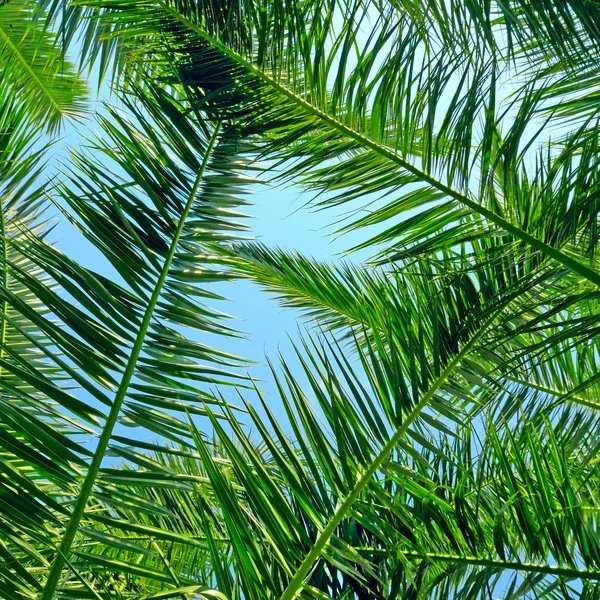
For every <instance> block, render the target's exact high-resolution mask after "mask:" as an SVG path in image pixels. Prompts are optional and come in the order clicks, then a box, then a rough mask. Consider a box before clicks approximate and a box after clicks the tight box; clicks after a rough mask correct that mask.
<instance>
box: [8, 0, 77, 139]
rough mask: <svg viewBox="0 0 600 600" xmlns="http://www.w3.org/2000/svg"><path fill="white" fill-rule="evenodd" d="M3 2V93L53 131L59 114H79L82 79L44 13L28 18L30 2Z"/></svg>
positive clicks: (68, 115) (58, 123) (55, 128)
mask: <svg viewBox="0 0 600 600" xmlns="http://www.w3.org/2000/svg"><path fill="white" fill-rule="evenodd" d="M2 4H3V5H0V72H1V73H2V79H3V82H4V83H5V85H8V88H9V89H8V90H7V93H8V94H11V95H15V96H16V97H17V98H18V101H19V102H20V103H27V105H28V107H29V111H30V112H31V114H32V116H35V117H36V118H37V119H39V120H40V122H42V123H43V124H44V127H45V128H46V129H47V130H49V131H56V130H57V129H58V128H59V127H60V123H61V119H62V118H63V117H70V118H72V119H76V120H81V119H83V118H84V117H85V114H86V112H87V111H86V108H87V107H86V101H87V96H88V94H87V85H86V83H85V81H84V80H82V79H81V78H80V77H79V76H78V75H77V72H76V70H75V67H74V66H73V65H72V64H70V63H69V62H67V61H66V60H65V57H64V55H63V53H62V52H61V50H60V48H59V47H58V46H57V45H56V36H55V35H54V34H52V33H50V32H49V31H48V30H47V29H46V20H45V18H44V15H43V14H42V15H40V16H39V17H38V18H36V19H35V20H33V15H34V10H35V6H34V3H32V2H28V1H25V0H11V1H10V2H7V3H2ZM10 88H13V89H10Z"/></svg>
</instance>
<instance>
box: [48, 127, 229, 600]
mask: <svg viewBox="0 0 600 600" xmlns="http://www.w3.org/2000/svg"><path fill="white" fill-rule="evenodd" d="M219 130H220V124H217V125H216V126H215V129H214V131H213V134H212V136H211V138H210V141H209V143H208V147H207V149H206V153H205V155H204V157H203V160H202V164H201V166H200V169H199V171H198V174H197V176H196V179H195V181H194V184H193V185H192V189H191V191H190V194H189V197H188V199H187V202H186V204H185V207H184V209H183V212H182V214H181V218H180V219H179V222H178V224H177V229H176V230H175V234H174V236H173V239H172V241H171V245H170V247H169V251H168V253H167V256H166V258H165V262H164V264H163V267H162V270H161V272H160V275H159V277H158V279H157V281H156V285H155V286H154V291H153V293H152V296H151V298H150V301H149V303H148V306H147V308H146V311H145V313H144V318H143V320H142V323H141V326H140V329H139V331H138V333H137V336H136V339H135V342H134V344H133V347H132V351H131V354H130V356H129V360H128V361H127V366H126V367H125V370H124V372H123V377H122V379H121V383H120V384H119V387H118V389H117V392H116V394H115V399H114V401H113V403H112V406H111V409H110V412H109V414H108V417H107V419H106V423H105V425H104V428H103V430H102V434H101V436H100V439H99V441H98V446H97V447H96V451H95V452H94V456H93V458H92V461H91V463H90V467H89V469H88V472H87V475H86V477H85V480H84V482H83V485H82V487H81V491H80V493H79V495H78V497H77V502H76V503H75V507H74V508H73V512H72V514H71V518H70V519H69V523H68V525H67V528H66V530H65V533H64V535H63V538H62V541H61V545H60V548H59V552H58V554H57V555H56V557H55V559H54V562H53V563H52V568H51V570H50V573H49V575H48V579H47V580H46V585H45V586H44V590H43V592H42V595H41V596H40V600H52V598H53V597H54V592H55V591H56V587H57V585H58V581H59V579H60V575H61V573H62V570H63V568H64V565H65V557H68V556H69V553H70V550H71V546H72V544H73V540H74V539H75V535H76V533H77V530H78V528H79V523H80V522H81V519H82V518H83V514H84V512H85V508H86V505H87V501H88V499H89V497H90V495H91V493H92V489H93V487H94V484H95V483H96V479H97V477H98V473H99V471H100V466H101V464H102V460H103V458H104V455H105V453H106V450H107V448H108V444H109V442H110V439H111V436H112V432H113V429H114V427H115V424H116V422H117V418H118V416H119V413H120V411H121V407H122V405H123V402H124V401H125V396H126V394H127V391H128V389H129V384H130V382H131V379H132V377H133V374H134V372H135V368H136V365H137V361H138V358H139V356H140V353H141V351H142V347H143V344H144V339H145V337H146V332H147V331H148V328H149V326H150V322H151V320H152V316H153V314H154V309H155V308H156V305H157V303H158V301H159V298H160V294H161V291H162V287H163V285H164V283H165V281H166V278H167V275H168V273H169V269H170V267H171V263H172V262H173V258H174V256H175V252H176V250H177V245H178V243H179V238H180V237H181V234H182V232H183V228H184V226H185V223H186V220H187V217H188V215H189V213H190V210H191V208H192V205H193V203H194V200H195V199H196V194H197V192H198V189H199V187H200V183H201V182H202V178H203V176H204V171H205V169H206V166H207V164H208V160H209V158H210V155H211V152H212V148H213V146H214V144H215V142H216V140H217V136H218V133H219Z"/></svg>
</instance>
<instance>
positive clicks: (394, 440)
mask: <svg viewBox="0 0 600 600" xmlns="http://www.w3.org/2000/svg"><path fill="white" fill-rule="evenodd" d="M503 304H504V303H503ZM503 308H504V306H501V307H499V308H498V309H497V310H496V311H494V313H493V315H492V316H491V317H490V318H489V319H487V320H486V321H485V322H484V324H483V325H482V327H481V328H480V329H479V330H478V331H477V332H476V333H475V334H474V335H473V336H472V337H471V338H470V339H469V341H468V342H467V343H466V344H465V345H464V347H463V348H462V349H461V351H460V352H458V353H457V354H456V355H455V356H454V358H453V359H452V360H451V361H450V362H449V363H448V365H447V366H446V368H445V369H444V370H443V371H442V373H441V374H440V375H439V376H438V378H437V379H436V380H435V381H434V382H433V384H432V386H431V387H430V388H429V389H428V390H427V393H426V394H424V396H423V398H421V400H420V401H419V402H418V403H417V404H416V405H415V406H414V407H413V409H412V410H411V411H410V413H409V414H408V415H407V416H406V418H405V419H404V421H403V422H402V424H401V425H400V426H399V427H397V428H396V430H395V431H394V433H393V434H392V436H391V437H390V438H389V440H388V441H387V442H386V444H385V445H384V446H383V447H382V448H381V450H380V451H379V453H378V454H377V456H376V457H375V458H374V459H373V460H372V461H371V464H370V465H369V466H368V468H367V469H366V470H365V471H364V472H363V473H362V475H359V476H358V480H357V482H356V484H355V485H354V487H353V488H352V490H350V493H349V494H348V495H347V496H346V499H345V500H344V501H343V502H341V503H340V504H338V507H337V509H336V511H335V513H334V514H333V516H332V517H331V519H330V520H329V522H328V523H327V525H326V526H325V528H324V529H323V530H322V531H321V533H320V534H319V535H318V537H317V539H316V540H315V542H314V544H313V546H312V548H311V550H310V552H309V553H308V554H307V555H306V556H305V558H304V560H303V561H302V564H301V565H300V567H299V568H298V570H297V571H296V574H295V575H294V577H293V578H292V580H291V581H290V583H289V584H288V587H287V588H286V589H285V591H284V592H283V594H282V595H281V599H280V600H294V598H296V597H297V596H298V594H299V593H300V592H301V591H302V586H303V582H304V579H305V577H306V576H307V575H308V573H309V572H310V570H311V569H312V566H313V565H314V563H315V562H316V561H317V560H318V558H319V556H320V555H321V552H322V551H323V550H324V549H325V546H326V545H327V543H328V542H329V540H330V539H331V537H332V536H333V534H334V533H335V530H336V529H337V527H338V525H339V524H340V523H341V521H342V519H343V518H344V517H345V516H346V514H347V513H348V512H349V511H350V510H351V508H352V506H353V504H354V502H355V501H356V500H357V499H358V497H359V495H360V494H361V492H362V491H363V490H364V489H365V488H366V486H367V485H368V484H369V482H370V481H371V479H372V477H373V476H374V475H375V473H376V472H377V470H378V469H379V468H380V467H381V465H382V464H383V462H384V461H385V459H386V458H387V457H388V456H389V455H390V454H391V453H392V452H393V451H394V449H395V448H396V447H397V444H398V442H400V440H401V439H402V436H403V435H404V434H405V433H406V431H407V430H408V427H409V426H410V425H411V424H412V423H413V422H414V421H415V420H416V419H417V417H418V416H419V415H420V414H421V411H423V410H424V409H425V408H426V407H427V406H428V405H429V403H430V402H431V400H432V399H433V398H434V396H435V394H436V392H437V391H438V390H439V389H440V387H441V386H442V385H443V384H444V383H445V381H446V379H447V378H448V377H449V376H450V375H451V374H452V372H453V371H454V369H455V368H456V367H457V366H458V365H459V364H460V363H461V362H462V360H463V359H464V358H465V357H466V356H467V355H468V354H469V352H470V351H471V349H472V348H473V346H474V345H475V344H476V343H477V341H478V340H479V339H480V338H481V337H482V336H483V334H484V333H485V332H486V331H487V329H488V327H489V326H490V325H491V324H492V323H493V322H494V321H495V320H496V318H497V316H498V314H499V313H500V312H501V311H502V310H503Z"/></svg>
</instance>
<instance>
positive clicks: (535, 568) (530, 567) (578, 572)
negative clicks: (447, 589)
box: [356, 548, 600, 581]
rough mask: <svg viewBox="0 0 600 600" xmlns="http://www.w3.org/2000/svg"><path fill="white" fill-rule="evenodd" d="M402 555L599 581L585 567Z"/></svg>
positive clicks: (377, 552) (375, 553)
mask: <svg viewBox="0 0 600 600" xmlns="http://www.w3.org/2000/svg"><path fill="white" fill-rule="evenodd" d="M356 550H357V552H360V553H361V554H366V555H370V556H389V555H390V553H389V552H388V551H387V550H380V549H378V548H357V549H356ZM401 554H402V557H404V558H408V559H421V560H429V561H431V562H446V563H453V564H460V565H473V566H477V567H491V568H495V569H506V570H511V571H513V570H514V571H519V572H522V573H543V574H544V575H552V576H556V577H569V578H573V579H585V580H587V581H600V571H589V570H586V569H574V568H571V567H559V566H557V565H544V564H536V563H522V562H517V561H507V560H496V559H492V558H478V557H476V556H455V555H452V554H436V553H435V552H406V551H404V550H402V551H401Z"/></svg>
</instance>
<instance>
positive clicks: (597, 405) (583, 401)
mask: <svg viewBox="0 0 600 600" xmlns="http://www.w3.org/2000/svg"><path fill="white" fill-rule="evenodd" d="M502 376H503V377H504V378H506V379H508V380H509V381H512V382H514V383H518V384H519V385H522V386H524V387H528V388H530V389H532V390H536V391H538V392H543V393H544V394H548V395H549V396H555V397H557V398H558V399H559V400H560V402H561V403H562V402H564V401H566V400H569V401H570V402H574V403H575V404H580V405H581V406H586V407H587V408H593V409H594V410H600V402H595V401H594V400H588V399H587V398H582V397H581V396H578V395H576V394H573V393H572V392H566V393H565V392H561V391H559V390H554V389H552V388H549V387H546V386H545V385H539V384H538V383H535V382H533V381H528V380H525V379H520V378H519V377H514V376H513V375H508V374H506V373H503V375H502ZM592 383H593V382H592ZM590 385H591V384H590ZM578 387H580V386H578Z"/></svg>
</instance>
